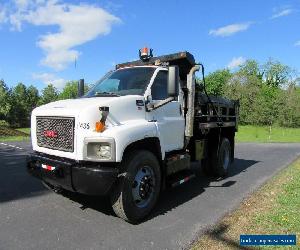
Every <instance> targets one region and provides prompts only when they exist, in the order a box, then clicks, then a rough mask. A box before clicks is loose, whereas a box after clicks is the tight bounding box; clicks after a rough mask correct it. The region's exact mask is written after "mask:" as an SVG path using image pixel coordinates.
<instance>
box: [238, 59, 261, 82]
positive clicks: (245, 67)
mask: <svg viewBox="0 0 300 250" xmlns="http://www.w3.org/2000/svg"><path fill="white" fill-rule="evenodd" d="M238 72H239V74H242V75H245V76H256V77H257V78H258V79H260V80H261V79H262V77H263V71H262V70H261V69H260V66H259V63H258V62H257V61H256V60H253V59H248V60H246V62H245V63H243V64H242V65H241V66H240V69H239V71H238Z"/></svg>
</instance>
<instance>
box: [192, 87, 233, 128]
mask: <svg viewBox="0 0 300 250" xmlns="http://www.w3.org/2000/svg"><path fill="white" fill-rule="evenodd" d="M238 113H239V101H234V100H229V99H226V98H223V97H216V96H209V97H207V96H206V94H204V93H201V92H198V93H197V92H196V96H195V123H197V124H198V126H199V128H213V127H220V126H221V127H236V129H237V124H238Z"/></svg>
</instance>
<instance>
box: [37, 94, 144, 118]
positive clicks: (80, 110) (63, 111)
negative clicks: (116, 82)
mask: <svg viewBox="0 0 300 250" xmlns="http://www.w3.org/2000/svg"><path fill="white" fill-rule="evenodd" d="M137 100H141V101H144V97H143V96H139V95H128V96H119V97H92V98H79V99H68V100H62V101H56V102H52V103H48V104H46V105H43V106H40V107H37V108H36V109H34V110H33V112H32V114H33V115H34V116H69V117H75V118H81V119H80V120H81V121H82V120H93V121H94V120H99V119H100V118H99V117H100V111H99V107H101V106H107V107H109V116H108V120H111V119H109V118H112V119H113V120H115V121H116V122H120V123H121V122H123V121H126V120H135V119H141V118H145V113H144V112H145V111H144V109H145V108H144V107H142V108H140V107H138V106H137V105H136V103H137ZM142 111H144V112H142Z"/></svg>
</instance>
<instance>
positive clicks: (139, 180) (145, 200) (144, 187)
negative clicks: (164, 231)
mask: <svg viewBox="0 0 300 250" xmlns="http://www.w3.org/2000/svg"><path fill="white" fill-rule="evenodd" d="M154 186H155V175H154V172H153V170H152V168H151V167H149V166H143V167H142V168H140V169H139V170H138V172H137V173H136V175H135V178H134V181H133V183H132V197H133V201H134V203H135V205H136V206H137V207H140V208H142V207H146V206H147V205H148V204H149V202H150V201H151V199H152V197H153V193H154Z"/></svg>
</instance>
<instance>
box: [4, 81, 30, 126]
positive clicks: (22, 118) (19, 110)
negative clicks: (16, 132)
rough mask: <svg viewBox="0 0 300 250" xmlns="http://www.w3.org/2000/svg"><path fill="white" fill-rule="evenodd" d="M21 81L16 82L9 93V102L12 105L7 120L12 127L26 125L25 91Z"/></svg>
mask: <svg viewBox="0 0 300 250" xmlns="http://www.w3.org/2000/svg"><path fill="white" fill-rule="evenodd" d="M26 90H27V89H26V86H25V85H24V84H23V83H18V84H17V86H15V87H14V88H13V89H12V91H11V95H10V104H11V106H12V108H11V110H10V112H9V115H8V121H9V123H10V125H11V126H13V127H23V126H24V127H25V126H28V125H29V124H28V113H27V102H26V100H27V91H26Z"/></svg>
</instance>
